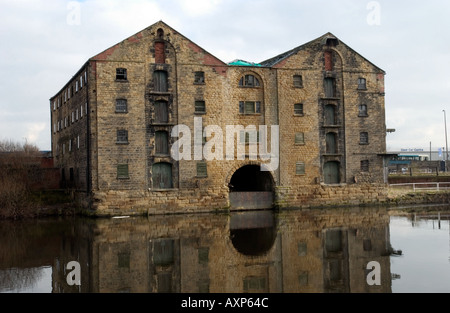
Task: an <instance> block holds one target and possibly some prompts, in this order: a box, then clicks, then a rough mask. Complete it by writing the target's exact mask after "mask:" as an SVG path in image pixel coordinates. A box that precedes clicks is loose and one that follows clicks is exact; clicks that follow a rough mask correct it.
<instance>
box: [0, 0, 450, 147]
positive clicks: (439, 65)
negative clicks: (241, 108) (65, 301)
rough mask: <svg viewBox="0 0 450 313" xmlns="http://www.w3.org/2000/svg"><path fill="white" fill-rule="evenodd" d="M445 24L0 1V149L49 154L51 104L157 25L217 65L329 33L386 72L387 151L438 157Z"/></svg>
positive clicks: (318, 3) (412, 17) (447, 81)
mask: <svg viewBox="0 0 450 313" xmlns="http://www.w3.org/2000/svg"><path fill="white" fill-rule="evenodd" d="M449 14H450V1H445V0H429V1H423V0H422V1H416V0H408V1H404V0H395V1H384V0H380V1H366V0H127V1H124V0H83V1H81V0H79V1H66V0H0V42H1V43H2V48H1V49H0V68H1V70H2V72H3V74H2V75H0V92H1V98H0V140H12V141H15V142H28V143H32V144H35V145H37V146H38V147H39V148H40V149H41V150H50V149H51V128H50V104H49V99H50V98H51V97H52V96H54V95H55V94H56V93H57V92H58V91H59V90H60V89H61V88H62V87H63V86H64V84H65V83H66V82H67V81H69V80H70V79H71V78H72V76H73V75H74V74H75V73H76V72H77V71H78V70H79V69H80V68H81V66H82V65H83V64H84V63H85V62H86V61H87V60H88V59H89V58H90V57H92V56H94V55H96V54H98V53H100V52H102V51H104V50H105V49H107V48H109V47H111V46H112V45H114V44H116V43H118V42H120V41H122V40H124V39H126V38H128V37H130V36H132V35H134V34H135V33H137V32H139V31H141V30H143V29H145V28H147V27H148V26H150V25H152V24H154V23H156V22H158V21H160V20H162V21H164V22H165V23H166V24H168V25H169V26H171V27H172V28H174V29H175V30H177V31H178V32H179V33H181V34H183V35H184V36H185V37H187V38H189V39H190V40H192V41H193V42H195V43H196V44H198V45H199V46H201V47H202V48H203V49H205V50H206V51H208V52H209V53H211V54H213V55H214V56H216V57H218V58H219V59H220V60H222V61H224V62H230V61H232V60H234V59H243V60H247V61H251V62H261V61H264V60H266V59H269V58H271V57H274V56H276V55H278V54H280V53H283V52H286V51H288V50H290V49H292V48H295V47H297V46H300V45H302V44H304V43H306V42H309V41H311V40H313V39H316V38H317V37H320V36H322V35H323V34H325V33H327V32H331V33H333V34H334V35H335V36H337V37H338V38H339V39H340V40H341V41H342V42H344V43H345V44H347V45H348V46H350V47H351V48H353V49H354V50H355V51H356V52H358V53H360V54H361V55H362V56H364V57H365V58H366V59H368V60H369V61H371V62H372V63H374V64H375V65H377V66H378V67H380V68H381V69H383V70H384V71H385V72H386V78H385V85H386V97H385V106H386V127H387V128H391V129H395V132H394V133H388V134H387V138H386V147H387V151H388V152H393V151H399V150H401V149H424V151H429V150H430V144H431V149H432V150H433V151H435V150H437V149H438V148H441V147H446V144H447V141H446V124H447V115H448V122H449V128H450V97H447V92H448V93H450V75H449V71H450V49H449V48H450V40H449V39H450V37H449V35H448V33H446V31H447V30H450V18H449ZM447 113H448V114H447ZM449 139H450V137H449Z"/></svg>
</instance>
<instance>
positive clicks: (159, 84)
mask: <svg viewBox="0 0 450 313" xmlns="http://www.w3.org/2000/svg"><path fill="white" fill-rule="evenodd" d="M153 80H154V84H155V91H156V92H167V90H168V86H167V72H166V71H155V72H153Z"/></svg>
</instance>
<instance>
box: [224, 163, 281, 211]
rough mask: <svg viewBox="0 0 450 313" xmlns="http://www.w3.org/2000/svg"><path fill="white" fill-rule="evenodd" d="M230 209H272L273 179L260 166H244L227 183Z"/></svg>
mask: <svg viewBox="0 0 450 313" xmlns="http://www.w3.org/2000/svg"><path fill="white" fill-rule="evenodd" d="M228 186H229V188H230V205H231V208H232V209H238V208H240V209H269V208H272V207H273V198H274V197H273V186H274V182H273V177H272V174H271V173H270V172H268V171H262V170H261V166H260V165H255V164H251V165H244V166H243V167H241V168H239V169H238V170H236V172H234V174H233V176H232V177H231V179H230V182H229V185H228Z"/></svg>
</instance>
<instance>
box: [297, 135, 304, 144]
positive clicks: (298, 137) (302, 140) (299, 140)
mask: <svg viewBox="0 0 450 313" xmlns="http://www.w3.org/2000/svg"><path fill="white" fill-rule="evenodd" d="M295 144H296V145H304V144H305V134H304V133H295Z"/></svg>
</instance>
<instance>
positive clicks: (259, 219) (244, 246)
mask: <svg viewBox="0 0 450 313" xmlns="http://www.w3.org/2000/svg"><path fill="white" fill-rule="evenodd" d="M276 226H277V222H276V218H275V215H274V214H273V212H272V211H247V212H238V213H232V214H231V217H230V240H231V243H232V244H233V247H234V248H235V249H236V250H237V251H238V252H239V253H242V254H244V255H250V256H257V255H263V254H265V253H267V252H268V251H269V250H270V249H271V248H272V246H273V244H274V242H275V239H276V236H277V227H276Z"/></svg>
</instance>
